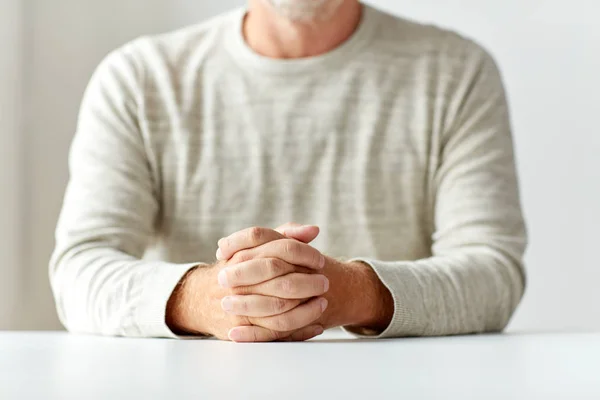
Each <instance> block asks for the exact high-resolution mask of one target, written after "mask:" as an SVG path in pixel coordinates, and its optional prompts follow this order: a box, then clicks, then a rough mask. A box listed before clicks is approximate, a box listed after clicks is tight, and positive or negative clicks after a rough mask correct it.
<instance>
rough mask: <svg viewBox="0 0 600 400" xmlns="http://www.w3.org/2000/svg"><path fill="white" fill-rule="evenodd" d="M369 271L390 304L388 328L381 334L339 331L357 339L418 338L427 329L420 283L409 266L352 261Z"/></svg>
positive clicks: (401, 263)
mask: <svg viewBox="0 0 600 400" xmlns="http://www.w3.org/2000/svg"><path fill="white" fill-rule="evenodd" d="M350 261H351V262H362V263H365V264H367V265H369V266H370V267H371V268H373V271H375V273H376V274H377V276H378V277H379V279H380V280H381V282H382V283H383V284H384V286H385V287H386V288H387V289H388V290H389V291H390V293H391V295H392V299H393V301H394V315H393V317H392V321H391V322H390V325H389V326H388V327H387V328H386V329H385V330H384V331H383V332H381V333H377V332H372V331H369V330H367V329H360V328H355V327H353V328H352V329H350V328H347V327H345V328H343V329H344V330H345V331H346V332H348V333H350V334H352V335H354V336H356V337H359V338H370V339H373V338H392V337H412V336H421V335H422V334H423V332H424V331H425V327H426V326H427V322H426V321H427V318H426V313H425V306H424V303H423V296H422V293H421V291H420V283H419V281H418V279H417V277H416V276H415V274H413V272H412V268H413V266H412V264H411V263H410V262H400V263H398V262H393V263H392V262H386V261H377V260H371V259H366V258H355V259H353V260H350Z"/></svg>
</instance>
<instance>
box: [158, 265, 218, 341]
mask: <svg viewBox="0 0 600 400" xmlns="http://www.w3.org/2000/svg"><path fill="white" fill-rule="evenodd" d="M209 269H210V267H209V268H200V267H196V268H193V269H191V270H190V271H188V273H187V274H185V275H184V277H183V278H182V279H181V281H180V282H179V284H178V285H177V287H176V288H175V290H173V294H172V295H171V298H170V299H169V301H168V303H167V309H166V315H165V319H166V323H167V326H168V327H169V329H171V331H172V332H173V333H175V334H176V335H182V336H184V335H204V334H207V333H208V331H207V329H206V328H205V327H203V326H202V320H203V318H201V316H200V315H201V312H202V299H201V298H200V294H201V293H203V291H202V289H201V288H200V286H201V284H202V282H203V281H206V276H205V275H206V273H207V270H209Z"/></svg>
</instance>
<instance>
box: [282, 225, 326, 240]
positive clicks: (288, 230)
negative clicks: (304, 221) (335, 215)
mask: <svg viewBox="0 0 600 400" xmlns="http://www.w3.org/2000/svg"><path fill="white" fill-rule="evenodd" d="M275 230H276V231H277V232H279V233H281V234H282V235H284V236H287V237H289V238H290V239H296V240H298V241H300V242H303V243H310V242H312V241H313V240H315V239H316V238H317V236H319V232H320V229H319V227H318V226H315V225H300V224H296V223H294V222H288V223H287V224H285V225H281V226H280V227H279V228H277V229H275Z"/></svg>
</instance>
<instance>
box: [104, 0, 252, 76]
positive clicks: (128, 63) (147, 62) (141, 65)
mask: <svg viewBox="0 0 600 400" xmlns="http://www.w3.org/2000/svg"><path fill="white" fill-rule="evenodd" d="M241 13H242V10H234V11H231V12H228V13H225V14H221V15H219V16H216V17H213V18H211V19H209V20H207V21H204V22H201V23H198V24H195V25H191V26H187V27H184V28H181V29H178V30H175V31H172V32H167V33H163V34H158V35H150V36H142V37H139V38H137V39H135V40H132V41H130V42H128V43H125V44H124V45H122V46H120V47H119V48H117V49H115V50H113V51H112V52H110V53H109V54H108V55H107V56H106V57H105V58H104V59H103V61H102V62H101V63H100V65H99V67H98V68H97V70H96V74H95V75H96V76H104V77H107V76H113V77H114V75H115V73H116V74H117V75H127V76H128V77H129V78H131V79H129V80H130V81H135V82H138V83H139V82H141V81H142V80H145V79H146V78H148V76H151V77H152V76H154V77H155V78H160V77H162V76H168V75H171V76H172V75H182V74H185V71H186V70H189V69H195V68H197V67H198V64H199V63H200V64H201V63H202V62H204V61H205V60H207V59H209V58H210V57H211V56H212V55H213V54H214V53H215V52H217V51H218V50H219V49H220V48H221V47H222V46H221V45H222V41H223V40H224V38H225V36H226V35H227V34H228V33H230V29H231V28H232V26H234V24H235V22H236V21H237V18H238V17H240V16H241ZM173 73H174V74H173ZM157 75H159V76H157Z"/></svg>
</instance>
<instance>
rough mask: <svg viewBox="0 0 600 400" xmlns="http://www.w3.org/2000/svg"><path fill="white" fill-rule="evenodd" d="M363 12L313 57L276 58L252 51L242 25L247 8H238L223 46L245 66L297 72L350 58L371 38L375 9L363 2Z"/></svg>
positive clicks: (284, 73) (269, 70)
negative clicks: (348, 31) (350, 29)
mask: <svg viewBox="0 0 600 400" xmlns="http://www.w3.org/2000/svg"><path fill="white" fill-rule="evenodd" d="M362 6H363V12H362V16H361V21H360V23H359V25H358V28H357V29H356V30H355V31H354V33H353V34H352V35H351V36H350V37H349V38H348V39H346V41H344V42H343V43H341V44H340V45H339V46H337V47H336V48H334V49H333V50H331V51H329V52H327V53H324V54H321V55H318V56H313V57H305V58H289V59H279V58H271V57H267V56H263V55H261V54H259V53H257V52H255V51H254V50H253V49H252V48H251V47H250V46H249V45H248V43H247V42H246V38H245V37H244V33H243V27H244V19H245V17H246V14H247V13H248V9H247V8H241V9H239V10H237V11H236V12H235V13H234V15H233V21H232V22H233V23H232V28H233V29H232V32H229V34H228V35H227V39H226V40H227V43H226V47H227V49H228V52H229V54H230V56H231V57H233V58H234V60H235V61H236V62H237V63H238V64H240V66H241V67H244V68H252V69H255V70H261V71H264V72H269V73H273V74H278V75H287V74H298V73H304V72H309V71H312V70H322V69H323V68H327V67H331V66H334V65H339V64H338V63H339V62H342V61H345V60H348V59H351V58H353V57H354V56H356V55H357V54H358V53H359V50H360V49H362V48H363V47H365V46H366V45H367V44H368V43H369V42H370V41H371V39H372V37H373V33H374V31H375V27H376V26H377V21H376V19H377V18H376V17H377V15H376V11H375V9H373V8H372V7H370V6H368V5H366V4H363V5H362Z"/></svg>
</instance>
